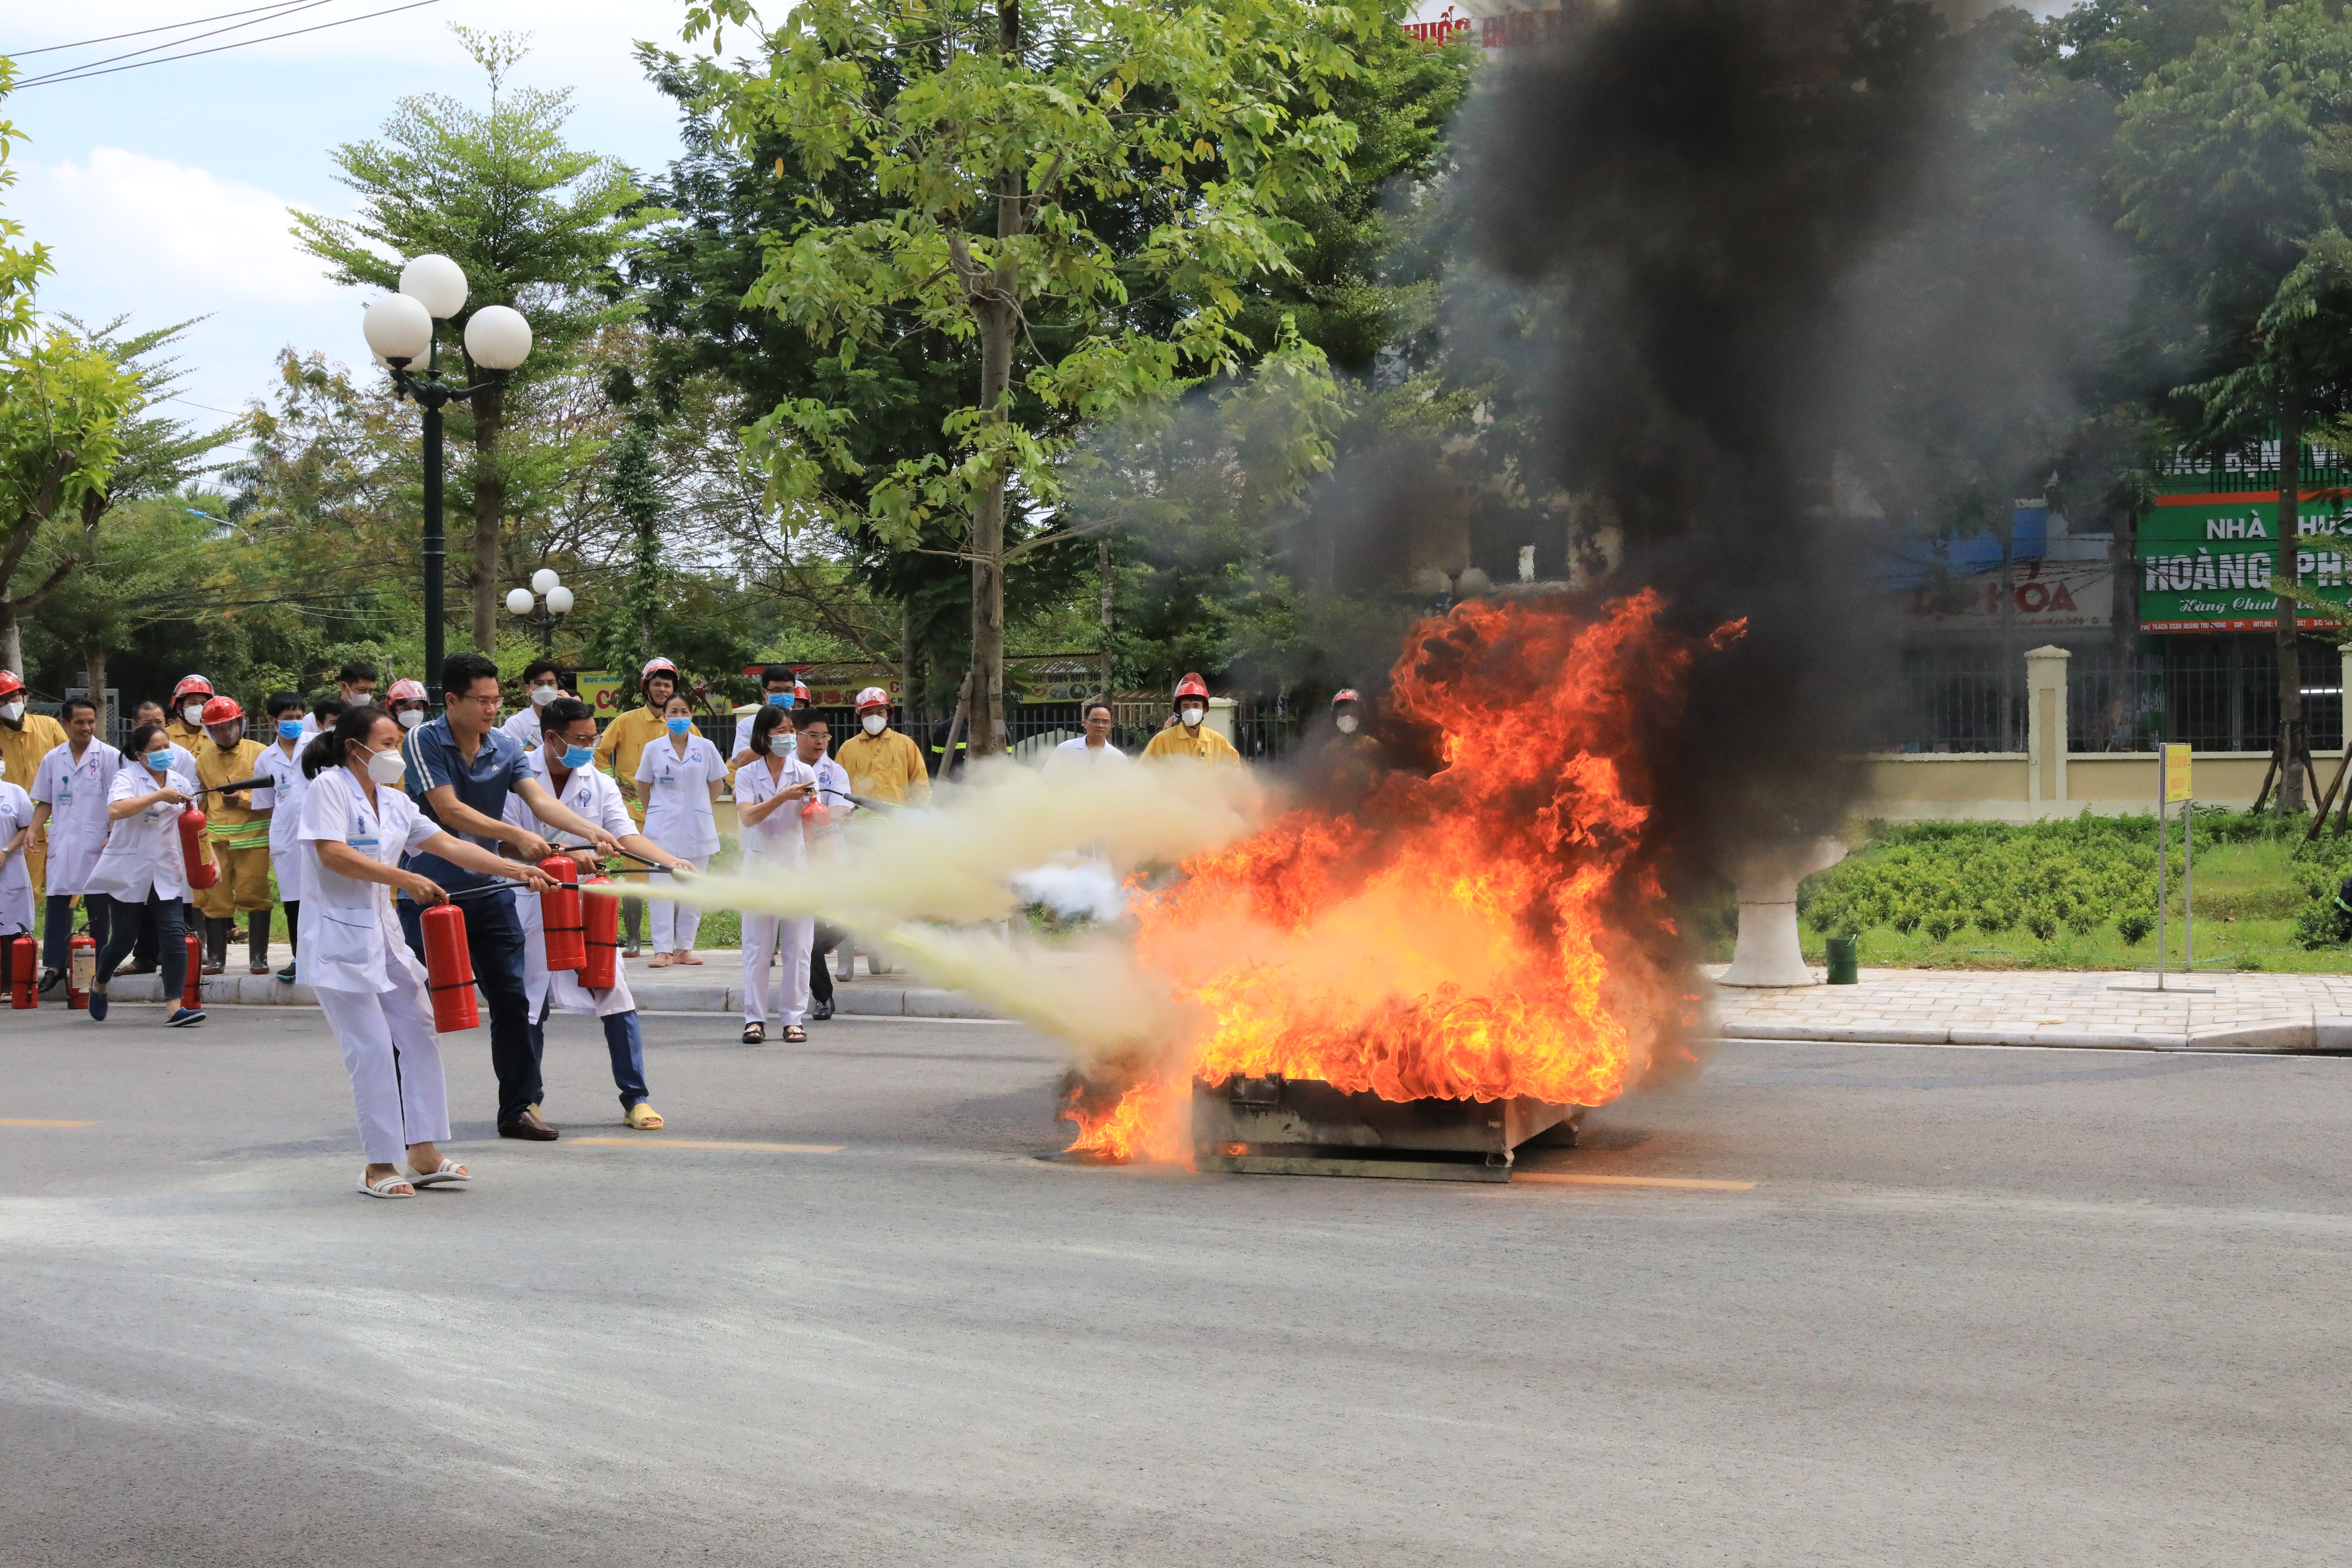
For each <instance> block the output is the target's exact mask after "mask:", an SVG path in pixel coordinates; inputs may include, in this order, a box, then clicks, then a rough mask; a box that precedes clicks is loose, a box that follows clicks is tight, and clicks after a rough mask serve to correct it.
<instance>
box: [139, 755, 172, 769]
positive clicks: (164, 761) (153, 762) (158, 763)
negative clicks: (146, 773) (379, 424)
mask: <svg viewBox="0 0 2352 1568" xmlns="http://www.w3.org/2000/svg"><path fill="white" fill-rule="evenodd" d="M139 760H140V761H141V762H142V763H146V764H147V765H148V766H149V767H151V768H152V769H154V770H155V771H156V772H157V773H169V772H170V771H171V767H172V753H171V752H146V753H144V754H143V755H142V756H141V757H140V759H139Z"/></svg>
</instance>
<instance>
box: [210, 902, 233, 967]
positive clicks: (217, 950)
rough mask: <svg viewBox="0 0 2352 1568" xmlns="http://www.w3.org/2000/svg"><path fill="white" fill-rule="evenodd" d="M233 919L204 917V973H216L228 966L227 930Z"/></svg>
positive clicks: (212, 916)
mask: <svg viewBox="0 0 2352 1568" xmlns="http://www.w3.org/2000/svg"><path fill="white" fill-rule="evenodd" d="M234 924H236V921H233V920H227V919H223V918H220V917H217V916H214V915H206V916H205V973H206V974H218V973H221V972H222V971H224V970H226V969H227V968H228V931H229V927H230V926H232V925H234Z"/></svg>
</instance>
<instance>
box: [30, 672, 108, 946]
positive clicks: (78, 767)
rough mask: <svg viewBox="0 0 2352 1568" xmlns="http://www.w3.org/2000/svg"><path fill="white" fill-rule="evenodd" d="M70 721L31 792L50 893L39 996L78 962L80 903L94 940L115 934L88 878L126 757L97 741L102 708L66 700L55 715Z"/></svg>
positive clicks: (100, 942) (43, 763)
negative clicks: (44, 833)
mask: <svg viewBox="0 0 2352 1568" xmlns="http://www.w3.org/2000/svg"><path fill="white" fill-rule="evenodd" d="M58 718H60V719H62V720H63V721H65V726H66V743H65V744H64V745H62V746H58V747H57V748H55V749H54V750H52V751H51V752H49V754H48V755H47V756H46V757H43V758H42V759H41V769H40V772H39V773H36V774H35V775H34V776H33V777H32V779H31V780H30V781H25V780H19V781H17V782H19V783H26V784H28V787H29V790H30V793H31V795H32V797H33V827H34V833H35V837H38V836H39V830H40V828H41V826H42V825H43V824H45V823H46V824H47V826H48V830H49V886H48V907H47V921H46V922H45V928H44V929H45V931H46V933H47V934H46V936H45V938H44V940H43V943H42V952H41V965H42V967H41V989H42V990H44V991H47V990H49V989H51V988H52V987H54V986H55V985H56V984H57V983H58V980H59V979H60V978H61V977H62V976H63V975H64V974H65V973H66V971H67V969H68V967H69V966H70V965H71V963H72V961H73V945H72V944H73V901H74V900H75V899H76V898H77V897H79V898H80V899H81V901H82V917H83V919H84V920H85V921H87V922H88V926H89V936H90V940H91V941H92V942H96V943H98V945H99V946H100V947H104V946H105V945H106V939H107V936H108V934H109V933H110V931H111V929H112V925H113V921H112V920H111V918H110V917H111V916H112V914H113V912H114V905H113V903H112V902H111V901H110V900H107V899H105V898H103V897H100V896H94V895H92V894H91V893H90V890H89V877H90V873H91V872H93V871H95V870H97V869H98V858H99V856H100V854H101V853H102V852H103V851H104V850H105V848H106V829H107V820H106V801H107V791H108V788H109V787H110V785H111V784H113V783H114V774H115V770H116V769H118V768H120V767H121V766H122V753H121V752H118V751H116V750H115V749H114V748H113V747H112V746H110V745H108V744H107V743H106V742H103V741H101V740H100V739H99V738H98V705H97V704H96V703H93V702H92V701H90V700H89V698H87V697H68V698H67V699H66V700H65V706H64V707H63V709H61V710H59V712H58Z"/></svg>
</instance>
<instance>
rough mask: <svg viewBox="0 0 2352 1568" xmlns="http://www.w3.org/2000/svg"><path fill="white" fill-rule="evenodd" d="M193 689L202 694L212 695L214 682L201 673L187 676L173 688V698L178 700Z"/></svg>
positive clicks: (175, 700)
mask: <svg viewBox="0 0 2352 1568" xmlns="http://www.w3.org/2000/svg"><path fill="white" fill-rule="evenodd" d="M191 691H194V692H195V693H197V694H199V695H200V696H205V697H210V696H211V695H212V694H213V683H212V682H211V681H209V680H206V679H205V678H204V677H203V676H201V675H191V676H187V677H185V678H184V679H182V680H181V682H180V684H179V685H177V686H174V687H173V688H172V700H173V701H174V702H177V701H178V700H180V699H181V698H183V697H185V696H186V695H187V694H188V693H189V692H191Z"/></svg>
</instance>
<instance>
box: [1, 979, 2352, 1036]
mask: <svg viewBox="0 0 2352 1568" xmlns="http://www.w3.org/2000/svg"><path fill="white" fill-rule="evenodd" d="M107 994H108V996H109V997H110V999H111V1000H113V1001H115V1002H122V1003H138V1002H156V1003H160V1002H162V1001H163V979H162V977H161V976H159V975H153V974H131V975H124V976H122V977H121V978H120V979H118V980H116V981H115V982H114V984H111V985H110V986H108V987H107ZM52 995H57V994H55V993H52ZM204 998H205V1006H206V1007H316V1006H317V1005H319V998H318V994H317V993H315V992H313V991H312V990H311V989H310V987H309V986H308V985H303V984H293V985H288V984H284V983H283V982H281V981H279V980H278V979H277V978H276V977H274V976H272V975H268V974H215V975H213V976H212V977H211V978H209V979H207V980H205V982H204ZM636 998H637V1010H638V1011H639V1012H642V1013H656V1014H657V1013H740V1012H741V1011H742V1010H743V991H742V988H741V987H740V986H732V985H665V986H659V987H655V986H647V987H646V988H645V989H644V990H642V991H639V992H637V993H636ZM48 1000H49V998H47V997H44V998H43V1001H44V1003H47V1001H48ZM57 1005H58V1006H60V1007H62V1006H63V1005H64V998H63V997H62V996H61V995H58V996H57ZM833 1005H834V1011H835V1013H837V1014H844V1013H845V1014H853V1015H856V1016H859V1017H877V1018H994V1019H1001V1018H1003V1014H1001V1013H996V1012H992V1011H991V1010H990V1009H989V1008H987V1007H984V1006H982V1005H981V1004H980V1003H978V1002H975V1001H973V1000H972V999H971V998H970V997H969V996H966V995H965V994H963V993H961V992H960V991H943V990H940V989H938V988H937V987H933V986H923V985H906V986H899V985H870V984H851V983H847V982H840V983H836V984H835V986H834V992H833ZM2347 1026H2352V1020H2347ZM2347 1036H2348V1037H2352V1027H2347Z"/></svg>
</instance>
